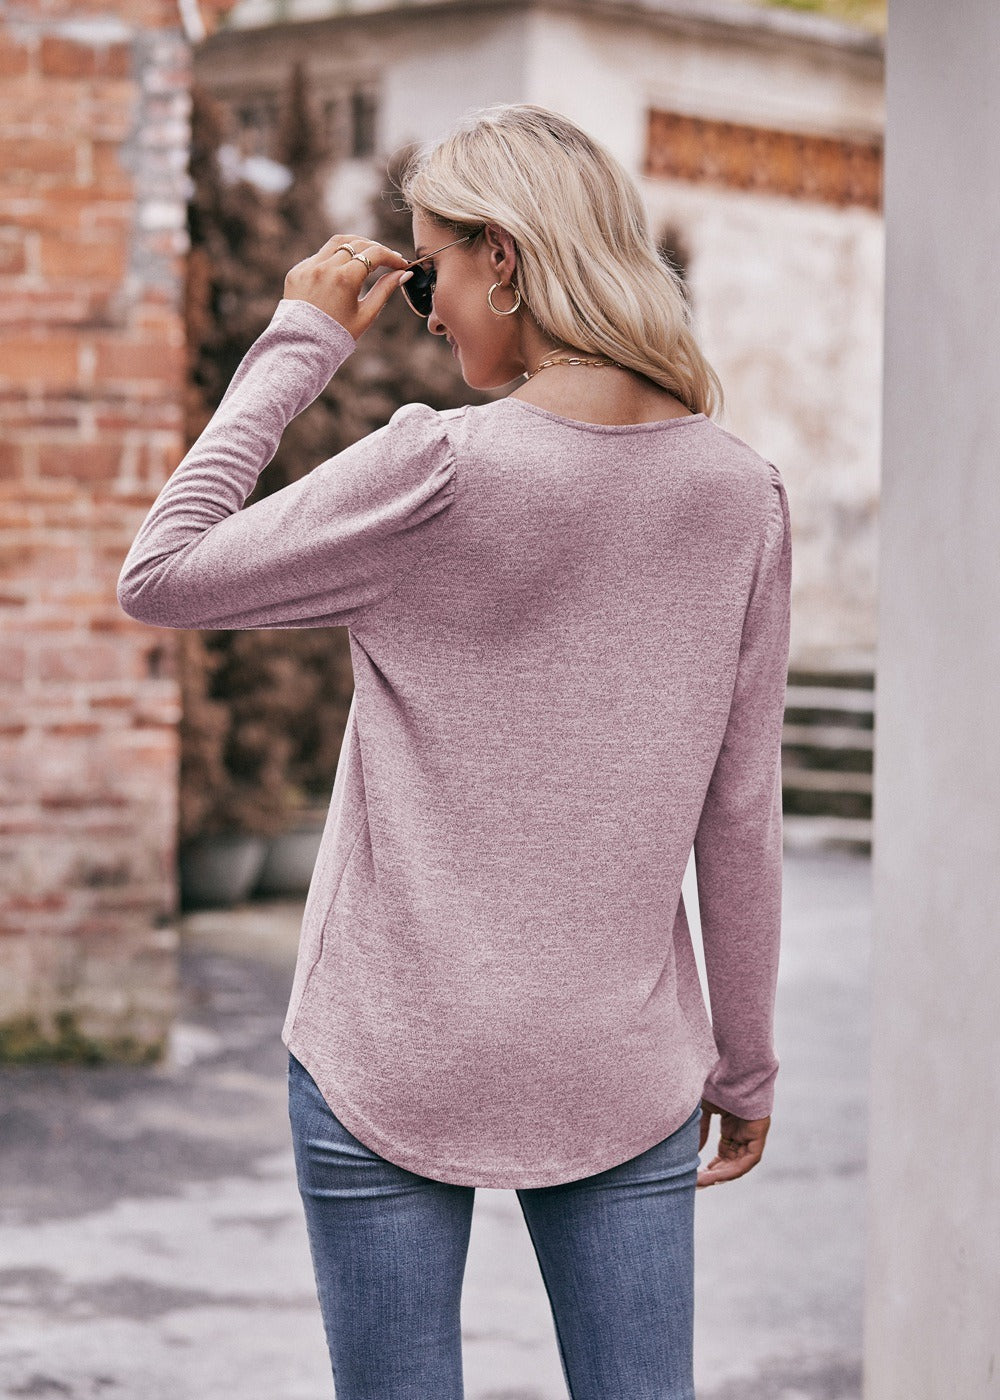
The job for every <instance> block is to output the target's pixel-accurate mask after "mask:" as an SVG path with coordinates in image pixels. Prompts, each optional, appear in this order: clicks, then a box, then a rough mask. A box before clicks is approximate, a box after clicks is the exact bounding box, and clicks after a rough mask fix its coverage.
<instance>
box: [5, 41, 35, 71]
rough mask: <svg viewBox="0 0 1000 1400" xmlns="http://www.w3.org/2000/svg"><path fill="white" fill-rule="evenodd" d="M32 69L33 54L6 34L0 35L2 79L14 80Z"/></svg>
mask: <svg viewBox="0 0 1000 1400" xmlns="http://www.w3.org/2000/svg"><path fill="white" fill-rule="evenodd" d="M30 67H31V52H30V50H29V49H27V48H25V46H24V45H23V44H18V43H15V42H14V40H13V39H10V38H8V36H7V35H6V34H0V78H14V77H17V76H19V75H20V74H21V73H27V71H28V69H29V68H30Z"/></svg>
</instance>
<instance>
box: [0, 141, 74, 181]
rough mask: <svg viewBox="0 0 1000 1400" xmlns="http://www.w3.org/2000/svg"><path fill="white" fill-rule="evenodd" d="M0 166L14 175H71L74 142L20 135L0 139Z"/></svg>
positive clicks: (31, 176)
mask: <svg viewBox="0 0 1000 1400" xmlns="http://www.w3.org/2000/svg"><path fill="white" fill-rule="evenodd" d="M0 170H3V172H4V174H5V175H6V176H7V177H8V178H10V177H11V176H14V175H22V176H27V177H28V178H29V179H31V178H34V177H35V176H37V175H75V174H76V142H75V141H65V140H61V141H57V140H52V139H49V138H47V137H35V136H24V137H21V138H19V139H18V140H16V141H10V140H3V141H0Z"/></svg>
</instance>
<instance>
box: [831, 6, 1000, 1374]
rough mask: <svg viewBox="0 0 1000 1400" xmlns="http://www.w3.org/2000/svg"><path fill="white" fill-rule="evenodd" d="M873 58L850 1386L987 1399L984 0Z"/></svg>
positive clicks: (990, 284)
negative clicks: (865, 1029) (880, 196)
mask: <svg viewBox="0 0 1000 1400" xmlns="http://www.w3.org/2000/svg"><path fill="white" fill-rule="evenodd" d="M887 73H888V128H887V138H886V191H885V194H886V273H887V276H886V337H885V356H886V360H885V378H884V385H885V388H884V417H883V423H884V457H883V480H882V495H881V515H880V531H881V533H880V561H879V573H880V596H879V617H878V631H879V644H878V666H877V690H876V710H877V715H876V758H875V824H874V853H873V860H874V869H873V876H874V891H875V944H874V950H873V964H872V1010H873V1016H874V1023H873V1045H872V1086H871V1088H872V1093H871V1126H870V1186H869V1197H868V1214H867V1250H868V1272H867V1288H866V1300H865V1355H864V1362H865V1365H864V1376H865V1383H864V1396H865V1400H986V1397H1000V3H997V0H949V4H948V5H946V6H942V4H941V3H940V0H892V3H891V4H890V21H889V38H888V69H887ZM804 1266H805V1261H804Z"/></svg>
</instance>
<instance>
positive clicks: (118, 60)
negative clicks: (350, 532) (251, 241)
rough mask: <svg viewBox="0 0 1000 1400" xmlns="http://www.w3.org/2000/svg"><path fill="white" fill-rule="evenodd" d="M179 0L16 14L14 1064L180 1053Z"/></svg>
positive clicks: (11, 796)
mask: <svg viewBox="0 0 1000 1400" xmlns="http://www.w3.org/2000/svg"><path fill="white" fill-rule="evenodd" d="M189 63H190V55H189V51H188V44H187V42H186V39H185V36H184V34H183V32H182V30H181V27H180V17H179V11H178V7H177V5H176V4H174V3H173V0H117V3H115V4H108V3H106V0H105V3H103V4H102V3H101V0H20V3H2V4H0V131H2V135H0V208H2V218H0V230H2V231H0V1056H3V1055H7V1056H13V1057H26V1056H27V1057H30V1056H32V1055H34V1054H39V1053H53V1052H54V1053H57V1054H61V1055H65V1056H82V1057H84V1058H86V1057H90V1056H93V1055H103V1054H110V1055H112V1056H116V1057H124V1058H135V1059H142V1058H145V1057H147V1056H149V1055H152V1054H155V1053H156V1052H157V1050H158V1048H159V1047H160V1046H161V1045H162V1042H163V1038H164V1036H165V1034H166V1030H167V1027H168V1025H169V1021H170V1016H171V1012H172V1003H173V991H174V965H175V951H176V929H175V916H176V909H177V898H176V884H175V834H176V789H177V761H178V751H177V731H176V725H177V721H178V718H179V698H178V687H177V679H176V669H177V668H176V657H175V638H174V636H173V635H172V634H171V633H170V632H167V631H162V630H160V631H158V630H156V629H152V628H146V627H142V626H140V625H138V624H136V623H135V622H133V621H132V620H131V619H129V618H127V617H126V616H125V615H124V614H123V613H122V612H121V610H120V608H119V607H118V605H117V601H116V597H115V584H116V581H117V576H118V571H119V569H120V567H121V563H122V560H123V559H124V557H125V554H126V552H127V550H128V547H129V544H130V543H131V540H132V538H133V536H134V534H135V532H136V530H137V528H138V526H139V524H140V523H141V521H142V519H143V517H144V515H145V514H146V511H147V510H148V509H149V506H150V504H151V502H152V500H153V498H154V497H155V495H156V493H157V491H158V490H159V487H160V486H161V485H162V483H163V481H164V480H165V479H166V477H167V476H168V475H169V473H170V471H171V470H172V469H173V467H174V466H175V465H176V463H177V461H178V460H179V459H180V456H181V454H182V451H183V441H182V416H181V388H182V377H183V372H184V354H185V351H184V343H183V331H182V319H181V301H182V279H183V258H184V253H185V248H186V233H185V200H186V191H187V175H186V165H187V146H188V105H189V97H188V83H189Z"/></svg>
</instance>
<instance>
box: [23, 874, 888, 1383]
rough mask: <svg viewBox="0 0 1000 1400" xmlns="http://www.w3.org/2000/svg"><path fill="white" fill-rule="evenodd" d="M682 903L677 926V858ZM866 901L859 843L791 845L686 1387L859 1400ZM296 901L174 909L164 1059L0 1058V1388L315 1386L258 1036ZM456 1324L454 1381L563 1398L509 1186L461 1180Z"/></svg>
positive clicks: (702, 1265) (707, 1207)
mask: <svg viewBox="0 0 1000 1400" xmlns="http://www.w3.org/2000/svg"><path fill="white" fill-rule="evenodd" d="M685 898H686V901H687V906H688V911H689V915H690V917H691V921H692V925H693V926H696V912H697V905H696V898H695V895H694V882H693V867H692V866H689V869H688V874H687V878H686V881H685ZM870 905H871V895H870V862H869V861H868V860H867V858H865V857H863V856H858V855H851V854H848V853H837V852H816V853H806V852H801V851H789V852H788V853H787V855H786V866H785V924H784V928H785V933H784V949H783V956H782V968H781V985H780V988H779V1000H778V1027H777V1043H778V1053H779V1055H780V1057H781V1062H782V1067H781V1072H780V1074H779V1077H778V1091H777V1100H776V1104H775V1113H774V1118H773V1124H772V1129H771V1133H770V1137H769V1139H768V1146H767V1152H766V1154H765V1157H764V1160H763V1162H762V1163H761V1165H760V1167H758V1168H757V1169H756V1170H755V1171H754V1172H752V1173H751V1174H750V1175H749V1176H748V1177H746V1178H744V1179H743V1180H742V1181H739V1182H735V1183H732V1184H729V1185H724V1186H721V1187H717V1188H714V1189H712V1190H709V1191H703V1192H700V1193H699V1194H698V1197H697V1213H696V1221H697V1226H696V1229H697V1298H696V1325H697V1337H696V1357H697V1364H696V1378H697V1382H698V1396H699V1400H857V1397H858V1396H859V1394H860V1349H861V1343H860V1339H861V1288H862V1260H863V1239H864V1154H865V1135H866V1129H867V1123H866V1108H865V1104H866V1080H867V1053H868V1001H867V965H868V944H869V935H870ZM300 917H301V904H300V903H299V902H272V903H269V904H247V905H244V906H242V907H241V908H240V909H238V910H235V911H226V912H222V913H215V912H201V913H197V914H190V915H188V916H186V917H185V919H184V954H183V977H184V1006H183V1012H182V1016H181V1019H180V1022H179V1024H178V1026H177V1031H176V1036H175V1039H174V1044H173V1047H172V1053H171V1057H170V1060H169V1062H168V1063H165V1064H163V1065H161V1066H157V1067H156V1068H154V1069H141V1070H140V1069H131V1070H126V1069H99V1070H93V1069H75V1068H73V1069H71V1068H62V1069H60V1068H24V1069H12V1068H7V1069H2V1070H0V1395H3V1396H5V1397H39V1398H40V1400H48V1397H51V1398H52V1400H57V1397H71V1400H91V1397H100V1400H237V1398H238V1400H331V1397H332V1393H333V1392H332V1384H331V1381H330V1377H329V1364H328V1361H327V1357H326V1351H325V1346H324V1342H323V1337H322V1332H321V1327H320V1320H319V1312H318V1308H317V1304H316V1301H315V1295H314V1293H313V1284H312V1275H311V1270H310V1264H309V1259H308V1253H307V1246H306V1238H305V1229H304V1225H303V1222H302V1217H301V1209H300V1205H299V1199H298V1195H297V1192H296V1189H295V1181H294V1171H293V1166H292V1158H291V1149H290V1145H289V1141H288V1127H287V1120H286V1115H285V1082H284V1074H285V1064H286V1060H285V1052H284V1049H283V1047H282V1045H281V1043H280V1041H279V1038H278V1033H279V1029H280V1025H281V1020H282V1017H283V1014H284V1009H285V1000H286V998H287V994H288V988H289V985H290V980H291V970H292V965H293V960H294V954H295V944H296V938H297V934H298V926H299V920H300ZM714 1145H715V1144H714V1135H713V1140H712V1142H711V1144H710V1146H711V1147H712V1149H713V1150H714ZM703 1158H705V1154H703ZM705 1160H707V1158H705ZM463 1330H464V1343H465V1369H466V1394H467V1397H468V1400H566V1390H565V1386H564V1383H563V1379H562V1374H561V1371H560V1367H559V1360H558V1354H557V1351H556V1345H555V1338H554V1333H553V1330H552V1322H551V1318H550V1315H549V1312H548V1305H547V1300H546V1295H545V1290H544V1286H543V1284H542V1281H541V1278H540V1276H539V1274H538V1270H537V1265H536V1262H535V1258H534V1254H533V1251H532V1248H531V1244H530V1241H529V1239H528V1236H527V1232H526V1229H525V1227H524V1224H523V1221H522V1219H521V1215H520V1211H519V1208H518V1203H517V1197H516V1195H515V1194H514V1192H513V1191H493V1190H483V1189H480V1190H479V1191H478V1192H477V1197H476V1210H475V1216H474V1222H473V1232H472V1245H471V1249H470V1253H469V1261H468V1269H467V1274H466V1285H465V1295H464V1303H463ZM427 1400H433V1397H428V1398H427ZM615 1400H617V1397H616V1398H615Z"/></svg>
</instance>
